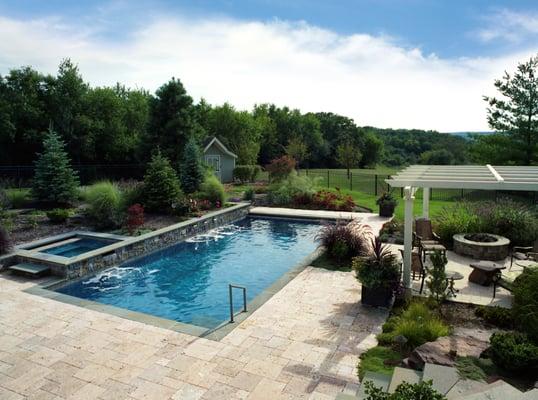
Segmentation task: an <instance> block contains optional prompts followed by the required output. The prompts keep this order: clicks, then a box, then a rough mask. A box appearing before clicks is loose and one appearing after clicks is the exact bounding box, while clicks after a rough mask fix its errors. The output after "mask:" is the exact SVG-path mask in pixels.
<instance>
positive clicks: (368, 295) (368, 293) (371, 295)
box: [361, 286, 392, 307]
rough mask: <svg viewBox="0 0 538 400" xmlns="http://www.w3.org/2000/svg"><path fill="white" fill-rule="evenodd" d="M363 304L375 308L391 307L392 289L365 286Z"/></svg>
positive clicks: (362, 297)
mask: <svg viewBox="0 0 538 400" xmlns="http://www.w3.org/2000/svg"><path fill="white" fill-rule="evenodd" d="M361 303H362V304H365V305H368V306H374V307H390V304H391V303H392V289H391V288H385V287H379V288H368V287H366V286H363V287H362V291H361Z"/></svg>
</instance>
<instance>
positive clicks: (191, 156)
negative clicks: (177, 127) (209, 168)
mask: <svg viewBox="0 0 538 400" xmlns="http://www.w3.org/2000/svg"><path fill="white" fill-rule="evenodd" d="M200 153H201V152H200V148H199V147H198V144H197V143H196V141H195V140H194V138H190V139H189V141H188V142H187V145H186V146H185V149H184V150H183V158H182V162H181V168H180V178H181V188H182V189H183V191H184V192H185V193H194V192H196V191H197V190H198V189H199V187H200V184H201V183H202V182H203V180H204V168H203V166H202V160H201V154H200Z"/></svg>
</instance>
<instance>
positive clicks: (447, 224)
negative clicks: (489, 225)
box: [436, 202, 480, 247]
mask: <svg viewBox="0 0 538 400" xmlns="http://www.w3.org/2000/svg"><path fill="white" fill-rule="evenodd" d="M479 231H480V220H479V217H478V216H477V215H476V214H475V213H474V211H473V209H472V205H471V204H470V203H467V202H461V203H457V204H454V205H451V206H448V207H444V208H443V209H442V210H441V212H440V213H439V214H438V217H437V218H436V233H437V234H438V235H439V236H440V237H441V241H442V242H443V243H444V244H445V245H446V246H447V247H452V236H454V235H455V234H457V233H463V232H479Z"/></svg>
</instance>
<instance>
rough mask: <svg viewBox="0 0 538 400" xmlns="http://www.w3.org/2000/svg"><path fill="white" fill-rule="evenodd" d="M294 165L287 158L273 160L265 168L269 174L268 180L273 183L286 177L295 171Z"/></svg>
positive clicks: (292, 160)
mask: <svg viewBox="0 0 538 400" xmlns="http://www.w3.org/2000/svg"><path fill="white" fill-rule="evenodd" d="M295 165H296V163H295V160H294V159H293V158H291V157H289V156H282V157H280V158H276V159H274V160H273V161H271V164H269V165H268V166H267V167H266V169H267V171H268V172H269V180H270V181H272V182H274V181H279V180H282V179H284V178H286V177H288V176H289V175H290V174H291V173H292V172H293V171H294V170H295Z"/></svg>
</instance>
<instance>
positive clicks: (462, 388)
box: [446, 379, 488, 400]
mask: <svg viewBox="0 0 538 400" xmlns="http://www.w3.org/2000/svg"><path fill="white" fill-rule="evenodd" d="M487 386H488V384H487V383H486V382H483V381H472V380H470V379H460V380H459V381H458V382H457V383H456V384H455V385H454V386H452V389H450V390H449V391H448V392H447V393H446V397H447V399H448V400H455V399H460V398H461V396H462V395H463V394H464V393H468V392H470V391H471V390H475V389H484V388H486V387H487Z"/></svg>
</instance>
